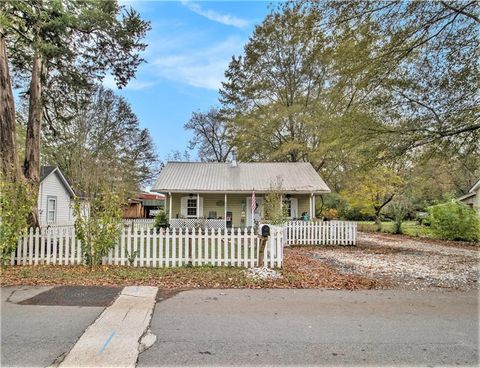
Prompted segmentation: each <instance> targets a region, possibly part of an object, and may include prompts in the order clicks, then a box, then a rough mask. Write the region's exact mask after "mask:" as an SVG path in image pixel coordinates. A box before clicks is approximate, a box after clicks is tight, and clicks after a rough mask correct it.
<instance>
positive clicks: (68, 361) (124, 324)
mask: <svg viewBox="0 0 480 368" xmlns="http://www.w3.org/2000/svg"><path fill="white" fill-rule="evenodd" d="M157 290H158V289H157V288H156V287H151V286H128V287H125V288H124V289H123V291H122V292H121V294H120V296H119V297H118V298H117V299H116V300H115V302H114V303H113V304H112V305H111V306H109V307H107V308H106V309H105V311H104V312H103V313H102V314H101V315H100V317H99V318H98V319H97V320H96V321H95V323H93V324H92V325H91V326H90V327H88V329H87V330H86V331H85V333H84V334H83V335H82V337H80V339H79V340H78V342H77V343H76V344H75V346H74V347H73V348H72V350H71V351H70V352H69V353H68V355H67V356H66V357H65V359H64V360H63V362H62V363H61V364H60V367H134V366H135V364H136V361H137V357H138V353H139V340H140V338H141V337H142V335H143V334H144V333H145V332H146V331H147V328H148V326H149V324H150V318H151V316H152V313H153V307H154V305H155V297H156V294H157Z"/></svg>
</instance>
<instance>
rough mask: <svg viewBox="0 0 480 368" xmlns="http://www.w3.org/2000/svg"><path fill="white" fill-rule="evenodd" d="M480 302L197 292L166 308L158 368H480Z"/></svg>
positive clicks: (153, 359)
mask: <svg viewBox="0 0 480 368" xmlns="http://www.w3.org/2000/svg"><path fill="white" fill-rule="evenodd" d="M477 297H478V295H477V292H468V293H462V292H419V291H413V292H412V291H393V290H390V291H379V290H371V291H330V290H196V291H186V292H182V293H179V294H177V295H176V296H174V297H172V298H170V299H167V300H164V301H161V302H159V303H157V306H156V308H155V313H154V316H153V318H152V323H151V329H152V332H153V333H154V334H155V335H157V338H158V340H157V342H156V343H155V344H154V345H153V346H152V347H151V348H150V349H149V350H147V351H145V352H144V353H142V354H140V356H139V359H138V365H139V366H142V367H152V366H267V365H268V366H272V365H273V366H285V365H289V366H298V365H301V366H306V365H311V366H318V365H323V366H346V365H355V366H364V365H375V366H386V365H388V366H399V365H407V366H426V365H428V366H431V365H442V366H444V365H460V366H478V364H479V358H478V342H479V338H478V327H479V324H478V318H479V317H478V300H477Z"/></svg>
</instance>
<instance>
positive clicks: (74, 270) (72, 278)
mask: <svg viewBox="0 0 480 368" xmlns="http://www.w3.org/2000/svg"><path fill="white" fill-rule="evenodd" d="M313 249H314V247H290V248H288V249H285V253H284V268H283V269H282V270H281V271H280V272H281V274H282V276H283V277H282V278H279V279H270V280H258V279H252V278H250V277H248V276H247V273H246V270H245V269H244V268H241V267H219V266H195V267H185V266H183V267H175V268H148V267H128V266H97V267H94V268H92V269H91V268H89V267H86V266H52V265H38V266H7V267H6V268H4V269H3V270H2V275H1V279H0V285H4V286H5V285H118V286H126V285H152V286H158V287H159V288H164V289H194V288H331V289H348V290H354V289H373V288H378V287H383V286H385V284H384V283H382V282H379V281H378V280H373V279H370V278H367V277H363V276H359V275H350V274H342V273H340V272H339V271H337V270H336V269H335V268H333V267H330V266H328V265H325V264H323V263H322V262H319V261H315V260H312V259H311V258H310V257H308V253H309V252H311V251H313Z"/></svg>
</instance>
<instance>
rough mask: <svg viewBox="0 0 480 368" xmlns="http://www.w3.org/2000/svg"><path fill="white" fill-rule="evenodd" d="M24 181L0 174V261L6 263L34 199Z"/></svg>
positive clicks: (14, 247)
mask: <svg viewBox="0 0 480 368" xmlns="http://www.w3.org/2000/svg"><path fill="white" fill-rule="evenodd" d="M32 193H33V191H32V190H31V188H30V186H29V185H28V184H27V183H26V182H24V181H18V182H12V181H9V180H7V179H6V178H4V177H3V176H0V263H1V265H2V266H4V265H5V264H7V263H8V261H9V260H10V256H11V255H12V253H13V252H14V251H15V249H16V248H17V243H18V240H19V239H20V238H21V237H22V236H23V235H24V234H25V232H26V230H27V227H28V215H29V213H30V211H31V209H32V206H33V204H34V201H35V196H34V195H33V194H32Z"/></svg>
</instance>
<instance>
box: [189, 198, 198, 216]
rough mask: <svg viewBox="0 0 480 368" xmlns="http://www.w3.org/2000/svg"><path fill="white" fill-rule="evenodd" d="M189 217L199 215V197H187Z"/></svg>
mask: <svg viewBox="0 0 480 368" xmlns="http://www.w3.org/2000/svg"><path fill="white" fill-rule="evenodd" d="M187 217H197V199H196V198H188V199H187Z"/></svg>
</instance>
